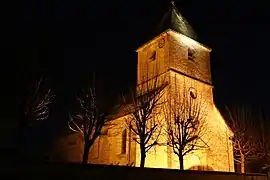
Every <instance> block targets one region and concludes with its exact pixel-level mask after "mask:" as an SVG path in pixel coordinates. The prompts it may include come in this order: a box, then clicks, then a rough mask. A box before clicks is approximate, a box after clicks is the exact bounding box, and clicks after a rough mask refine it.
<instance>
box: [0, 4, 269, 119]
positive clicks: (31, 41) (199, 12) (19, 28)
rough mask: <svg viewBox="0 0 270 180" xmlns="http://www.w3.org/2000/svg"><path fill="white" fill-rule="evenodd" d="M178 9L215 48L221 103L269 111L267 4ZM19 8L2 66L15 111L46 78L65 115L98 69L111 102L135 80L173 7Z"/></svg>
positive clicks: (57, 107)
mask: <svg viewBox="0 0 270 180" xmlns="http://www.w3.org/2000/svg"><path fill="white" fill-rule="evenodd" d="M175 4H176V7H177V8H178V10H179V11H180V12H181V14H182V15H183V16H184V17H185V18H186V19H187V21H188V22H189V24H190V25H191V26H192V27H193V29H194V30H195V32H196V33H197V34H198V37H199V40H200V42H201V43H203V44H205V45H206V46H208V47H211V48H212V49H213V51H212V55H211V69H212V79H213V85H214V86H215V88H214V93H215V99H216V100H217V102H218V103H221V104H224V103H229V104H233V103H239V102H245V103H253V104H255V105H263V106H265V107H267V106H268V102H269V100H270V95H269V93H268V92H269V90H270V86H269V84H268V83H269V75H268V73H269V66H268V64H269V62H268V61H269V57H268V54H269V53H268V52H269V40H270V33H269V32H270V25H269V22H270V8H269V6H268V4H266V3H265V4H264V3H263V1H255V0H254V1H243V0H239V1H237V2H234V1H232V2H230V1H225V0H219V1H216V2H215V1H212V0H205V1H201V0H183V1H179V2H176V3H175ZM17 6H18V10H16V20H15V28H14V29H12V30H11V31H9V32H8V35H11V36H10V37H11V40H12V42H11V41H9V40H8V41H7V42H8V43H7V44H6V46H5V48H4V51H5V54H7V55H8V54H10V55H11V56H10V57H9V59H10V62H12V63H9V65H7V66H5V67H2V68H3V70H4V72H7V74H6V75H5V76H4V77H5V83H6V84H7V85H9V84H14V83H10V82H11V81H12V82H14V78H15V77H16V98H17V101H16V102H17V104H16V105H17V106H16V107H20V104H19V102H21V99H22V97H24V95H25V92H26V91H25V89H26V88H27V87H29V83H31V82H32V83H33V81H34V79H35V78H37V77H38V75H41V74H43V75H45V77H47V78H48V82H49V84H51V86H52V88H53V91H54V92H55V94H56V95H57V99H56V100H55V101H56V105H55V110H54V113H55V114H65V113H67V110H68V109H69V108H70V107H71V106H72V104H74V98H75V95H76V92H77V91H78V90H80V88H81V87H82V86H85V85H87V84H89V82H90V81H91V79H92V72H93V71H95V72H96V74H97V76H98V81H99V82H101V84H104V85H103V87H104V88H103V89H104V91H105V92H106V94H109V95H110V96H112V97H117V96H116V95H117V93H120V92H121V91H123V90H125V89H127V88H128V87H129V86H131V85H134V84H135V83H136V68H137V67H136V63H137V62H136V61H137V54H136V52H135V50H136V48H137V47H139V46H140V45H141V44H142V43H144V42H146V41H148V40H149V37H150V36H151V32H153V31H154V29H155V27H156V26H157V25H158V22H159V21H160V20H161V18H162V16H163V15H164V14H165V12H166V11H167V10H168V8H169V6H170V3H169V1H168V0H160V1H156V0H155V1H154V0H147V1H146V0H136V1H135V0H133V1H131V0H126V1H112V0H110V1H109V0H102V1H101V0H88V1H79V0H65V1H64V0H62V1H47V0H39V1H37V0H36V1H34V0H33V1H24V2H20V4H18V5H17ZM7 22H9V21H8V20H7ZM11 79H12V80H11ZM6 91H7V92H6V93H7V94H8V96H6V97H10V96H14V93H13V91H12V93H11V91H10V89H9V88H7V90H6ZM6 99H7V98H6ZM11 104H14V103H11ZM7 107H9V106H7ZM9 112H10V111H9ZM6 114H7V113H6Z"/></svg>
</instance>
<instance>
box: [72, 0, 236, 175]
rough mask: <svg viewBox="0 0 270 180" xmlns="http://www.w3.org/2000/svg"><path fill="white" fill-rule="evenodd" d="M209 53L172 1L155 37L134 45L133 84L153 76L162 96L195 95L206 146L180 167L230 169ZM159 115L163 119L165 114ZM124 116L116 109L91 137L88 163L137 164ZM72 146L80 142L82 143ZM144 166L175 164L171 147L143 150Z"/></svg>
mask: <svg viewBox="0 0 270 180" xmlns="http://www.w3.org/2000/svg"><path fill="white" fill-rule="evenodd" d="M210 52H211V49H210V48H208V47H206V46H204V45H203V44H200V43H199V42H198V41H197V40H196V35H195V33H194V31H193V29H192V28H191V26H190V25H189V24H188V23H187V21H186V20H185V19H184V18H183V16H182V15H181V14H180V13H179V12H178V10H177V8H176V7H175V5H174V4H173V3H172V5H171V8H170V9H169V11H168V12H167V14H165V16H164V18H163V19H162V21H161V24H160V26H159V28H158V32H157V33H156V36H155V37H154V38H153V39H150V40H149V41H148V42H147V43H145V44H143V45H141V46H140V47H139V48H138V49H137V53H138V63H137V84H138V85H137V86H139V85H141V84H143V83H145V82H146V81H151V79H153V77H154V76H155V77H156V76H157V77H158V78H160V79H161V78H162V79H165V80H166V83H167V84H168V85H167V86H166V88H165V89H164V90H163V91H164V97H169V98H174V94H175V93H176V92H182V91H183V92H188V93H187V95H189V96H192V98H193V99H194V101H199V99H200V102H203V108H204V109H205V110H206V111H207V113H206V119H205V121H206V125H205V128H204V129H203V131H204V133H203V137H202V139H203V141H204V142H207V147H206V148H202V149H199V150H196V151H193V152H191V153H189V154H187V155H186V156H185V157H184V169H195V170H214V171H227V172H233V171H234V159H233V147H232V143H231V140H230V138H231V137H232V136H233V133H232V132H231V131H230V129H229V127H228V126H227V125H226V123H225V120H224V119H223V117H222V115H221V114H220V112H219V110H218V109H217V108H216V106H215V104H214V100H213V86H212V82H211V70H210ZM146 74H147V76H146ZM195 98H196V99H195ZM162 113H164V112H161V114H162ZM161 117H163V121H164V117H165V116H164V115H161ZM127 118H129V115H126V114H125V113H121V112H119V115H118V116H117V117H115V118H114V119H113V120H112V121H111V122H112V123H113V124H115V126H113V128H110V129H107V130H105V131H106V132H105V134H104V135H102V136H100V137H99V138H98V139H97V140H96V142H95V144H94V146H93V147H92V149H91V151H90V156H89V162H90V163H95V164H96V163H97V164H115V165H116V164H118V165H134V166H139V165H140V147H139V145H138V144H136V143H135V142H134V141H133V140H132V133H131V131H130V130H129V129H128V128H127V125H126V119H127ZM73 138H76V137H75V136H73ZM161 139H163V140H165V139H166V134H165V133H161ZM76 146H77V147H78V146H81V147H82V144H81V145H79V144H77V145H76ZM74 148H75V147H74ZM76 154H77V155H76V156H77V157H70V159H73V160H72V161H81V158H80V157H79V155H78V153H76ZM74 156H75V154H74ZM75 159H77V160H75ZM145 167H153V168H172V169H179V161H178V157H177V156H176V155H175V154H174V153H173V151H172V149H171V147H169V146H168V145H166V143H164V144H163V145H158V146H154V147H153V148H152V149H151V150H150V151H149V152H148V153H147V156H146V162H145Z"/></svg>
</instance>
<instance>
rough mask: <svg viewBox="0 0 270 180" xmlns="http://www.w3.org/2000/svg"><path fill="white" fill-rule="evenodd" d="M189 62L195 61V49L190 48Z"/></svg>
mask: <svg viewBox="0 0 270 180" xmlns="http://www.w3.org/2000/svg"><path fill="white" fill-rule="evenodd" d="M188 60H191V61H194V60H195V51H194V50H193V49H190V48H188Z"/></svg>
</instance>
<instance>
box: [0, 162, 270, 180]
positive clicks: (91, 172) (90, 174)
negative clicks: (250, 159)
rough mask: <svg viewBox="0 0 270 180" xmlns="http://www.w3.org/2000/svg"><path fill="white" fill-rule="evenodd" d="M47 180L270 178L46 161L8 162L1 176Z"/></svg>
mask: <svg viewBox="0 0 270 180" xmlns="http://www.w3.org/2000/svg"><path fill="white" fill-rule="evenodd" d="M13 177H14V178H16V179H17V178H31V179H32V178H36V179H38V180H43V179H53V178H61V179H66V180H68V179H76V180H81V179H93V180H108V179H117V180H149V179H155V180H181V179H183V180H255V179H256V180H267V175H264V174H239V173H228V172H213V171H204V172H203V171H179V170H169V169H153V168H144V169H141V168H135V167H124V166H104V165H87V166H83V165H80V164H71V163H70V164H67V163H44V164H37V163H32V164H29V163H27V164H22V163H20V164H18V163H17V164H7V165H5V166H2V167H1V177H0V178H1V179H7V178H13Z"/></svg>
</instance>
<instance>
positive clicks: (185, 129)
mask: <svg viewBox="0 0 270 180" xmlns="http://www.w3.org/2000/svg"><path fill="white" fill-rule="evenodd" d="M174 80H175V83H174V85H173V86H172V90H171V95H170V96H168V97H167V101H166V104H165V106H164V109H163V110H164V114H165V119H166V122H167V130H166V133H167V137H168V139H167V144H168V146H170V147H172V148H173V152H174V154H176V155H177V156H178V158H179V163H180V169H183V168H184V162H183V161H184V156H186V155H187V154H189V153H190V152H193V151H195V150H199V149H202V148H208V145H207V143H206V142H205V141H204V140H203V139H202V138H201V137H202V136H203V135H204V134H203V133H204V132H205V128H206V118H207V110H206V105H205V102H204V101H203V97H202V95H196V96H194V95H192V94H191V92H190V89H189V88H188V87H186V82H185V81H184V82H181V87H179V85H178V84H179V82H177V78H176V77H174ZM178 87H179V89H178Z"/></svg>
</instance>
